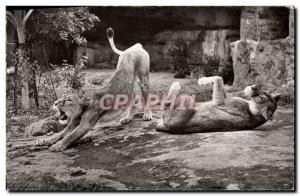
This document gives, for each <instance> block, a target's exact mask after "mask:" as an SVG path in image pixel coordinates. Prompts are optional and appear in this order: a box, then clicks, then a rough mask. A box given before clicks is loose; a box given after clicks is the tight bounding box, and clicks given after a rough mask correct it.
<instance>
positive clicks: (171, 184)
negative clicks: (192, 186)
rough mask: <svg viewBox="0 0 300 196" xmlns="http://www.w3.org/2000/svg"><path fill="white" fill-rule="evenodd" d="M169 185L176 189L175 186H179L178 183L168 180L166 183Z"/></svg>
mask: <svg viewBox="0 0 300 196" xmlns="http://www.w3.org/2000/svg"><path fill="white" fill-rule="evenodd" d="M168 185H169V186H170V187H172V188H174V189H176V188H177V187H180V184H179V183H176V182H169V184H168Z"/></svg>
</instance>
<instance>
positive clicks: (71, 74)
mask: <svg viewBox="0 0 300 196" xmlns="http://www.w3.org/2000/svg"><path fill="white" fill-rule="evenodd" d="M87 62H88V58H87V57H86V56H83V57H82V58H81V59H80V60H79V61H78V63H77V64H76V65H71V64H68V63H67V62H64V63H63V66H64V68H63V69H62V73H61V75H62V76H63V77H64V78H65V79H66V81H67V87H69V88H70V89H72V91H75V92H78V91H79V90H81V89H82V87H83V86H84V84H85V81H84V76H85V73H84V72H82V70H83V69H84V68H85V65H86V64H87Z"/></svg>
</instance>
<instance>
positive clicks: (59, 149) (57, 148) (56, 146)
mask: <svg viewBox="0 0 300 196" xmlns="http://www.w3.org/2000/svg"><path fill="white" fill-rule="evenodd" d="M66 148H67V146H66V145H64V144H63V143H62V142H57V143H56V144H54V145H52V146H50V151H51V152H62V151H64V150H65V149H66Z"/></svg>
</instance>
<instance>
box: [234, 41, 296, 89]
mask: <svg viewBox="0 0 300 196" xmlns="http://www.w3.org/2000/svg"><path fill="white" fill-rule="evenodd" d="M231 46H232V56H233V69H234V82H233V85H234V86H235V87H236V88H239V89H243V88H245V87H246V86H248V85H252V84H257V83H261V84H263V85H264V86H265V87H268V88H269V87H279V86H282V85H286V84H287V85H294V40H293V39H292V38H290V37H288V38H285V39H277V40H272V41H260V42H257V41H253V40H247V41H244V40H238V41H235V42H232V44H231Z"/></svg>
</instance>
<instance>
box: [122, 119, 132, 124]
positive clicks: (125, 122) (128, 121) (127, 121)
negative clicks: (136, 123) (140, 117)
mask: <svg viewBox="0 0 300 196" xmlns="http://www.w3.org/2000/svg"><path fill="white" fill-rule="evenodd" d="M131 121H132V118H126V117H125V118H121V119H120V123H121V125H125V124H127V123H130V122H131Z"/></svg>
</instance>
